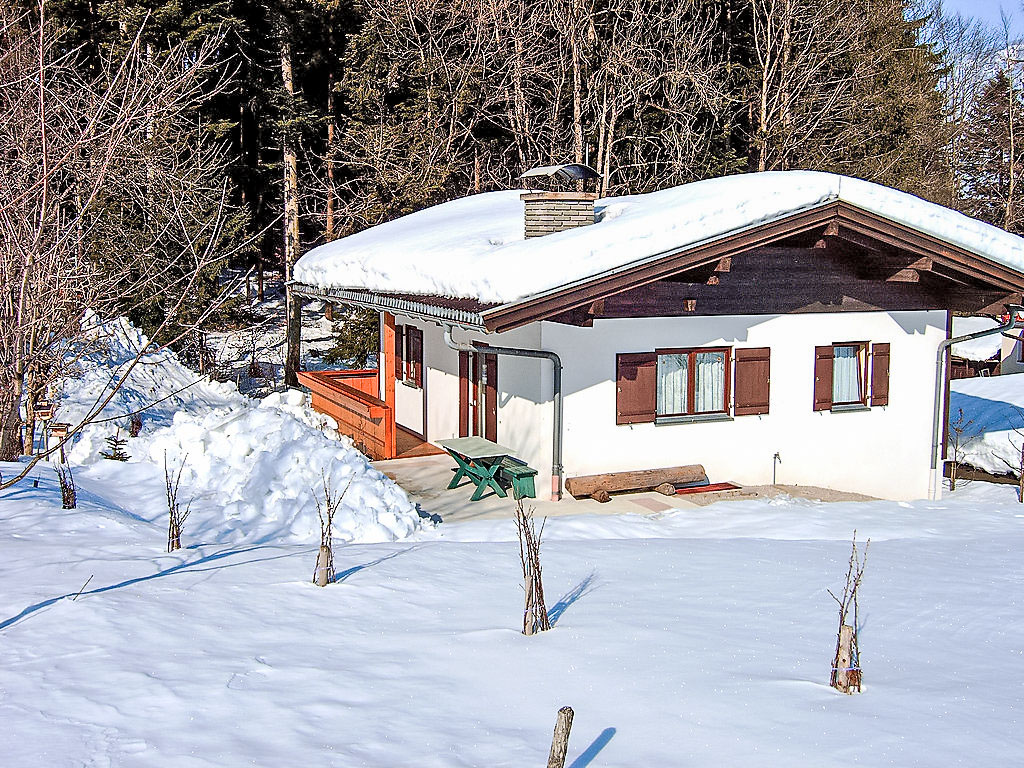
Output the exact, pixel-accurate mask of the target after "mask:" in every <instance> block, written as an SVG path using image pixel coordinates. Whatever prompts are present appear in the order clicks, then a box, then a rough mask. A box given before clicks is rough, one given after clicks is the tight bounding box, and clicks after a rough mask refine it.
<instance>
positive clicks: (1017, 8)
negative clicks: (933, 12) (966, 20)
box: [943, 0, 1024, 34]
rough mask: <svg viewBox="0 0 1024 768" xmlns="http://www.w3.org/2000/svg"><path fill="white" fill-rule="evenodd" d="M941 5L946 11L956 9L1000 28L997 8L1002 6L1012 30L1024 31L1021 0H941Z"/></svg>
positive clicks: (962, 14)
mask: <svg viewBox="0 0 1024 768" xmlns="http://www.w3.org/2000/svg"><path fill="white" fill-rule="evenodd" d="M943 6H944V7H945V8H946V10H947V11H956V12H957V13H959V14H960V15H961V16H973V17H974V18H977V19H981V20H982V21H985V22H987V23H989V24H991V25H992V26H994V27H997V28H1000V29H1001V28H1002V25H1001V23H1000V21H999V9H1000V7H1002V9H1003V10H1005V11H1006V12H1007V14H1008V15H1009V16H1011V17H1012V19H1013V27H1012V29H1013V31H1014V32H1016V33H1018V34H1020V33H1021V32H1022V31H1024V10H1022V9H1021V0H1009V1H1008V2H1006V1H1003V0H943Z"/></svg>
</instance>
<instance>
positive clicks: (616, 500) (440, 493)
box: [373, 454, 871, 522]
mask: <svg viewBox="0 0 1024 768" xmlns="http://www.w3.org/2000/svg"><path fill="white" fill-rule="evenodd" d="M373 466H375V467H376V468H377V469H379V470H380V471H381V472H383V473H384V474H385V475H387V476H388V477H390V478H391V479H392V480H394V481H395V482H397V483H398V484H399V485H400V486H402V488H403V489H404V490H405V491H406V493H408V494H409V497H410V498H411V499H412V501H413V502H414V503H415V504H417V506H418V507H419V509H420V511H421V512H423V513H424V514H427V515H431V516H437V517H439V518H440V519H441V520H442V521H444V522H463V521H468V520H488V519H496V518H506V517H512V515H513V513H514V510H515V501H514V500H513V498H512V495H511V493H510V494H509V496H508V497H507V498H504V499H503V498H501V497H500V496H497V495H496V494H494V493H489V494H488V495H487V496H484V498H482V499H480V500H479V501H472V502H471V501H470V500H469V497H470V494H472V492H473V484H472V483H470V482H469V481H468V480H467V481H464V483H463V485H461V486H459V487H458V488H453V489H452V490H448V483H449V482H450V481H451V479H452V468H453V467H454V466H455V462H454V461H452V459H451V458H450V457H449V456H448V455H447V454H445V455H440V456H419V457H415V458H407V459H390V460H387V461H375V462H373ZM537 490H538V495H540V493H541V491H542V490H544V489H540V488H538V489H537ZM783 493H786V494H789V495H791V496H799V497H802V498H807V499H814V500H817V501H869V500H871V497H869V496H863V495H860V494H854V493H843V492H840V491H833V490H830V489H827V488H814V487H811V486H793V485H775V486H772V485H761V486H746V487H742V488H737V489H735V490H729V491H719V492H713V493H693V494H687V495H685V496H675V497H671V496H663V495H662V494H660V493H653V492H651V493H628V494H621V495H617V496H612V499H611V501H609V502H607V503H605V504H600V503H598V502H596V501H594V500H593V499H574V498H573V497H572V496H570V495H569V494H565V496H564V498H563V499H562V501H550V500H549V499H547V498H537V499H529V500H528V504H529V505H530V506H532V507H534V508H535V509H536V514H537V516H538V517H545V516H549V517H554V516H556V515H626V514H634V515H635V514H652V513H658V512H665V511H668V510H671V509H694V508H697V507H703V506H707V505H708V504H713V503H715V502H718V501H736V500H738V499H755V498H758V497H766V496H777V495H779V494H783Z"/></svg>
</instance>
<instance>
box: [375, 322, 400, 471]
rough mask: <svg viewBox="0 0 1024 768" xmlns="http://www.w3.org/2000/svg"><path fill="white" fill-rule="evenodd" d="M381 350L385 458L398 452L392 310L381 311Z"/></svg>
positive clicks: (379, 362) (381, 397)
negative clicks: (385, 409)
mask: <svg viewBox="0 0 1024 768" xmlns="http://www.w3.org/2000/svg"><path fill="white" fill-rule="evenodd" d="M380 331H381V332H380V352H379V353H378V354H377V376H378V377H379V381H380V384H379V386H380V388H381V389H380V395H378V396H379V397H380V399H381V400H383V401H384V403H385V405H387V407H388V410H389V413H388V415H387V416H385V419H386V423H385V425H384V448H385V450H386V451H387V455H386V456H385V457H384V458H385V459H393V458H395V456H396V455H397V454H398V448H397V446H396V435H395V360H394V356H395V316H394V315H392V314H391V313H390V312H382V313H381V324H380Z"/></svg>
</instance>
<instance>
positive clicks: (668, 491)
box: [654, 483, 676, 496]
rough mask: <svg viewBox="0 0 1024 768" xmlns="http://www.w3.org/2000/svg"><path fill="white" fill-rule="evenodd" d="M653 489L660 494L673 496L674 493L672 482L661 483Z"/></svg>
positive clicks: (674, 488)
mask: <svg viewBox="0 0 1024 768" xmlns="http://www.w3.org/2000/svg"><path fill="white" fill-rule="evenodd" d="M654 490H656V491H657V492H658V493H660V494H661V495H662V496H675V495H676V487H675V486H674V485H672V483H662V484H661V485H659V486H658V487H657V488H655V489H654Z"/></svg>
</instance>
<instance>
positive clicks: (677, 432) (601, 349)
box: [396, 311, 946, 499]
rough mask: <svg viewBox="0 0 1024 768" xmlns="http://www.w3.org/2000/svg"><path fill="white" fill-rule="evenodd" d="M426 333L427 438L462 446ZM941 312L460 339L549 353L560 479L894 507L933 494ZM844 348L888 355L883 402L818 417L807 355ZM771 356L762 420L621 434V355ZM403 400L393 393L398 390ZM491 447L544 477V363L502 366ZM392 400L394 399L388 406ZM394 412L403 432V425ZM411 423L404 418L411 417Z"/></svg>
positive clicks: (444, 372)
mask: <svg viewBox="0 0 1024 768" xmlns="http://www.w3.org/2000/svg"><path fill="white" fill-rule="evenodd" d="M398 322H399V323H402V324H407V323H408V324H413V325H416V326H417V327H419V328H420V329H421V330H422V331H423V346H424V369H425V376H426V394H427V402H428V408H427V412H428V416H427V435H426V436H427V439H428V440H437V439H441V438H446V437H455V436H457V435H458V428H459V422H458V417H459V411H458V403H459V390H458V387H459V379H458V371H459V368H458V353H457V352H455V351H454V350H452V349H449V348H448V347H447V346H445V344H444V339H443V331H442V329H441V328H440V327H439V326H437V325H434V324H430V323H425V322H421V321H415V320H411V319H409V318H404V317H401V316H399V317H398ZM945 327H946V314H945V312H942V311H933V312H897V313H885V312H865V313H834V314H801V315H779V316H774V315H773V316H754V315H752V316H743V317H693V318H649V319H631V320H599V321H597V322H595V324H594V326H593V327H592V328H578V327H574V326H568V325H560V324H557V323H546V322H545V323H535V324H532V325H530V326H527V327H526V328H521V329H517V330H515V331H512V332H509V333H504V334H487V335H484V334H470V333H467V332H464V331H459V330H458V329H456V331H455V336H456V340H457V341H461V342H469V341H472V340H480V341H484V342H486V343H489V344H491V345H502V346H511V347H526V348H532V349H547V350H551V351H554V352H557V353H558V354H559V356H560V357H561V359H562V364H563V391H564V395H565V399H564V416H565V423H564V443H563V463H564V466H565V476H566V477H572V476H574V475H585V474H593V473H598V472H611V471H621V470H629V469H644V468H651V467H667V466H674V465H678V464H691V463H699V464H703V465H704V467H705V468H706V470H707V472H708V476H709V477H710V479H711V480H712V482H718V481H725V480H731V481H736V482H740V483H748V484H753V483H769V482H771V480H772V463H773V462H772V456H773V455H774V454H775V453H776V452H778V453H779V454H780V455H781V457H782V463H781V464H780V465H779V466H778V467H777V481H778V482H779V483H786V484H800V485H817V486H823V487H828V488H836V489H839V490H847V491H854V492H858V493H865V494H869V495H872V496H879V497H885V498H893V499H914V498H924V497H926V496H927V494H928V483H929V465H930V445H931V429H932V426H931V425H932V418H933V410H932V408H933V401H934V396H933V383H934V371H935V367H934V361H935V353H936V349H937V347H938V344H939V342H940V341H941V340H942V339H944V338H945ZM843 341H870V342H873V343H879V342H888V343H889V344H890V345H891V363H890V383H889V405H888V406H884V407H875V408H872V409H871V410H868V411H853V412H836V413H833V412H828V411H825V412H815V411H814V410H813V408H812V393H813V384H814V347H815V346H818V345H824V344H832V343H836V342H843ZM702 346H731V347H734V348H735V347H770V348H771V402H770V412H769V413H768V414H767V415H763V416H737V417H735V418H734V419H733V420H731V421H715V422H706V423H676V424H663V425H662V424H635V425H623V426H619V425H616V424H615V394H616V393H615V355H616V353H621V352H644V351H653V350H654V349H656V348H663V347H702ZM402 389H405V388H404V387H402V385H401V384H399V385H398V390H399V391H401V390H402ZM498 389H499V407H498V441H499V442H500V443H502V444H504V445H506V446H508V447H509V448H512V449H514V450H515V451H516V452H517V454H518V455H519V456H520V457H521V458H522V459H524V460H525V461H527V462H528V463H529V464H530V465H531V466H533V467H534V468H536V469H537V470H538V471H539V473H540V474H539V476H538V478H537V488H538V495H543V494H545V492H546V489H547V488H548V487H549V484H550V480H551V453H552V451H551V448H552V402H551V365H550V363H548V362H546V361H540V360H529V359H523V358H513V357H506V356H499V358H498ZM397 397H399V395H397V394H396V398H397ZM402 407H403V405H402V401H401V400H399V401H398V408H399V411H398V415H399V422H400V423H403V424H406V423H407V422H405V421H403V413H404V412H403V410H402ZM409 418H412V416H410V417H409Z"/></svg>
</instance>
